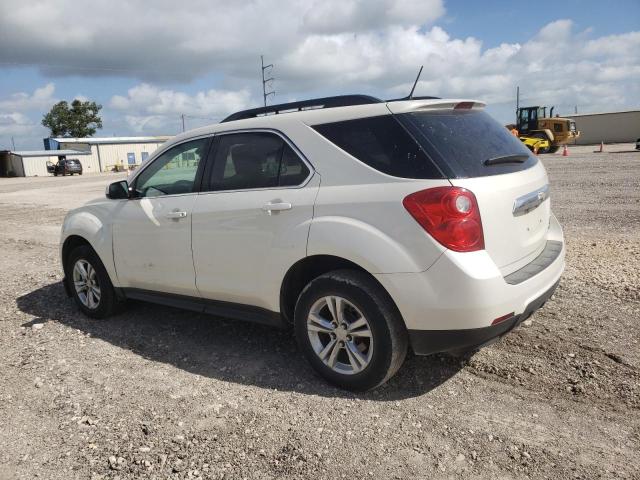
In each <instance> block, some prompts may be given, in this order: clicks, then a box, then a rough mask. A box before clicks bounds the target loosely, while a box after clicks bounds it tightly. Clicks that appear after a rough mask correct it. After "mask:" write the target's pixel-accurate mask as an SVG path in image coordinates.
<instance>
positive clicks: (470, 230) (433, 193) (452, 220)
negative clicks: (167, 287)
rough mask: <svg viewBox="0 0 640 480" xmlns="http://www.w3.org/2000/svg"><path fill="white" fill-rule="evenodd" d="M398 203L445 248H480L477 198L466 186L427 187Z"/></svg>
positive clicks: (482, 243) (467, 250)
mask: <svg viewBox="0 0 640 480" xmlns="http://www.w3.org/2000/svg"><path fill="white" fill-rule="evenodd" d="M402 204H403V205H404V208H406V209H407V211H408V212H409V213H410V214H411V216H412V217H413V218H415V220H416V221H417V222H418V223H419V224H420V225H421V226H422V228H424V229H425V230H426V231H427V233H429V235H431V236H432V237H433V238H435V239H436V240H437V241H438V242H440V243H441V244H442V245H444V246H445V247H447V248H448V249H450V250H455V251H456V252H474V251H476V250H483V249H484V234H483V232H482V221H481V220H480V210H479V208H478V202H477V200H476V196H475V195H474V194H473V193H472V192H471V191H469V190H467V189H466V188H461V187H436V188H429V189H427V190H422V191H420V192H416V193H412V194H411V195H408V196H407V197H406V198H405V199H404V200H403V201H402Z"/></svg>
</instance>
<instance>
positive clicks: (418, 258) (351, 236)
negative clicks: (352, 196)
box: [307, 216, 445, 274]
mask: <svg viewBox="0 0 640 480" xmlns="http://www.w3.org/2000/svg"><path fill="white" fill-rule="evenodd" d="M417 233H418V234H420V235H423V232H417ZM422 247H423V248H421V249H419V250H418V251H416V253H413V254H412V253H411V251H410V250H409V249H408V248H407V247H406V246H405V245H404V244H402V243H401V242H400V241H399V240H398V239H394V238H392V237H390V236H389V235H387V234H386V233H384V232H383V231H382V230H380V229H378V228H376V227H375V226H373V225H370V224H368V223H365V222H363V221H361V220H357V219H354V218H349V217H339V216H326V217H318V218H314V219H313V222H312V223H311V229H310V232H309V241H308V248H307V255H309V256H312V255H333V256H336V257H340V258H344V259H346V260H349V261H351V262H353V263H355V264H357V265H359V266H361V267H362V268H364V269H365V270H367V271H368V272H369V273H372V274H378V273H406V272H422V271H424V270H426V269H428V268H429V267H430V266H431V265H433V263H435V261H436V260H437V259H438V258H439V257H440V255H442V253H443V252H444V250H445V249H444V247H442V246H440V245H439V244H437V243H436V242H433V241H432V240H431V239H429V238H428V236H427V235H426V233H425V234H424V244H423V245H422Z"/></svg>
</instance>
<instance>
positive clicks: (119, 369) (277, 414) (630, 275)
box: [0, 145, 640, 479]
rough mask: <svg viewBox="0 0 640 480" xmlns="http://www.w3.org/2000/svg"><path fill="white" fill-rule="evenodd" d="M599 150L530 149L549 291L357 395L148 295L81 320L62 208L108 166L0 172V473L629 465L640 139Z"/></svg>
mask: <svg viewBox="0 0 640 480" xmlns="http://www.w3.org/2000/svg"><path fill="white" fill-rule="evenodd" d="M592 150H593V147H574V148H572V149H571V150H570V156H569V157H562V156H561V155H560V153H557V154H555V155H546V156H542V157H541V158H542V159H543V162H544V163H545V165H546V167H547V169H548V172H549V177H550V181H551V188H552V193H551V195H552V196H551V198H552V206H553V209H554V211H555V213H556V215H557V216H558V218H559V220H560V222H561V223H562V225H563V227H564V229H565V235H566V240H567V247H568V253H567V261H568V263H567V269H566V272H565V275H564V277H563V280H562V283H561V285H560V287H559V288H558V290H557V292H556V294H555V296H554V297H553V298H552V299H551V300H550V301H549V302H548V303H547V304H546V306H545V307H544V308H543V309H542V310H541V311H539V312H537V313H536V314H535V316H534V317H532V319H531V321H530V322H526V324H523V325H522V326H520V327H519V328H518V329H517V330H515V331H514V332H512V333H511V334H510V335H508V336H507V337H506V338H504V339H503V340H502V341H501V342H499V343H497V344H494V345H492V346H490V347H487V348H485V349H483V350H482V351H480V352H479V353H477V354H476V355H475V356H474V357H472V358H471V359H469V360H462V361H461V360H456V359H453V358H450V357H448V356H444V355H442V356H433V357H411V358H409V359H408V360H407V362H406V363H405V365H404V367H403V368H402V369H401V371H400V372H399V374H398V375H397V376H396V377H395V378H393V379H392V380H391V381H390V382H389V384H387V385H386V386H384V387H382V388H379V389H378V390H375V391H373V392H369V393H367V394H351V393H346V392H344V391H340V390H338V389H335V388H333V387H331V386H328V385H327V384H325V383H324V382H323V381H322V380H321V379H319V378H318V377H316V376H315V375H314V373H313V372H312V370H311V368H310V367H309V366H308V365H307V364H306V363H305V361H304V359H303V358H302V357H301V355H300V353H299V352H298V350H297V347H296V345H295V342H294V341H293V338H292V337H291V335H290V334H288V333H287V332H282V331H276V330H271V329H269V328H266V327H262V326H259V325H252V324H245V323H240V322H232V321H227V320H224V319H220V318H215V317H209V316H205V315H197V314H193V313H190V312H183V311H178V310H174V309H169V308H166V307H158V306H152V305H148V304H143V303H135V304H131V305H130V306H129V309H128V310H127V311H126V312H125V313H123V314H121V315H119V316H117V317H115V318H112V319H109V320H105V321H95V320H90V319H87V318H85V317H83V316H82V315H81V314H80V313H79V312H78V311H77V310H76V308H75V306H74V305H73V303H72V301H71V300H70V299H68V298H67V297H66V296H65V294H64V292H63V288H62V285H61V283H60V280H61V278H62V276H61V270H60V266H59V260H58V236H59V230H60V225H61V223H62V219H63V217H64V215H65V213H66V211H67V210H68V209H69V208H72V207H74V206H76V205H79V204H81V203H83V202H84V201H85V200H88V199H89V198H92V197H96V196H100V195H102V194H103V192H104V187H105V185H106V184H107V183H108V182H110V181H114V180H115V179H117V178H119V176H116V175H108V174H105V175H98V176H89V175H85V176H83V177H72V178H70V177H65V178H60V177H58V178H53V177H51V178H27V179H25V178H19V179H0V240H1V241H2V256H1V258H0V298H1V300H0V479H13V478H25V479H26V478H29V479H30V478H35V477H37V478H46V479H50V478H51V479H72V478H94V479H98V478H109V479H115V478H120V479H128V478H158V479H159V478H203V479H204V478H212V479H219V478H227V479H240V478H247V479H254V478H259V479H276V478H285V477H286V478H314V479H322V478H326V479H334V478H349V479H359V478H376V479H377V478H385V479H386V478H420V479H422V478H437V479H442V478H468V477H474V478H486V479H494V478H552V479H565V478H585V479H586V478H589V479H591V478H603V479H610V478H640V397H639V395H640V345H639V338H640V336H639V334H640V152H633V151H629V150H630V146H628V145H617V146H612V147H610V148H608V150H610V152H608V153H604V154H594V153H592ZM611 150H615V151H618V152H621V153H615V152H611ZM625 151H626V152H625Z"/></svg>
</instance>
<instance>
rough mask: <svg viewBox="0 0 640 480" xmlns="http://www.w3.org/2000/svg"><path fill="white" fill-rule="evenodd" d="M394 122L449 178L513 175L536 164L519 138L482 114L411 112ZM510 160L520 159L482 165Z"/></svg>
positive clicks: (447, 111)
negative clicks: (510, 157)
mask: <svg viewBox="0 0 640 480" xmlns="http://www.w3.org/2000/svg"><path fill="white" fill-rule="evenodd" d="M396 118H398V120H399V121H400V123H402V124H403V125H404V126H405V127H406V128H407V130H408V131H409V132H411V133H412V135H413V136H414V137H415V139H416V140H417V141H418V143H419V144H420V145H421V146H422V148H423V149H424V151H425V152H426V153H427V155H428V156H429V158H431V159H432V160H433V161H434V162H435V163H436V164H437V165H438V166H439V167H440V168H441V169H442V170H443V172H444V173H445V175H447V176H449V177H450V178H466V177H484V176H488V175H499V174H503V173H513V172H518V171H521V170H526V169H528V168H530V167H532V166H533V165H535V164H536V163H537V161H538V159H537V158H536V157H535V156H534V155H532V154H531V152H530V151H529V149H528V148H527V147H526V146H524V144H523V143H522V142H521V141H520V139H519V138H517V137H515V136H514V135H512V134H511V132H509V131H508V130H507V129H506V128H505V127H503V126H502V125H500V124H499V123H498V122H497V121H495V120H494V119H493V118H491V116H490V115H489V114H487V113H486V112H484V111H482V110H436V111H430V112H412V113H403V114H400V115H397V116H396ZM509 156H521V159H520V161H513V162H500V163H496V164H493V165H486V164H485V162H486V161H487V160H489V159H495V158H499V157H509ZM524 158H526V159H525V160H524V161H522V159H524Z"/></svg>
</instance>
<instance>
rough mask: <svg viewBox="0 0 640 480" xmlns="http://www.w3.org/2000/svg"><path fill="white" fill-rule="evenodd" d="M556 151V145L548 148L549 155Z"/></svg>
mask: <svg viewBox="0 0 640 480" xmlns="http://www.w3.org/2000/svg"><path fill="white" fill-rule="evenodd" d="M558 150H560V147H559V146H558V145H555V146H551V147H549V153H556V152H557V151H558Z"/></svg>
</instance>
